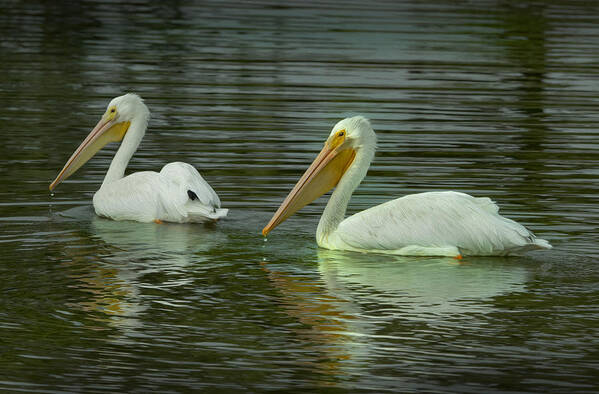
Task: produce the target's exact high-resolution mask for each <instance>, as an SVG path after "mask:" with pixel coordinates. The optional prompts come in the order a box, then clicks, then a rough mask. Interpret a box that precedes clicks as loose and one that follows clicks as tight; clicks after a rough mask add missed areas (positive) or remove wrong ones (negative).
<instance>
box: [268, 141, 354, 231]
mask: <svg viewBox="0 0 599 394" xmlns="http://www.w3.org/2000/svg"><path fill="white" fill-rule="evenodd" d="M355 156H356V151H355V150H354V149H352V148H344V147H343V145H340V144H339V145H338V144H335V143H334V141H333V143H331V141H327V142H326V143H325V145H324V148H322V150H321V151H320V153H319V154H318V156H317V157H316V159H314V161H313V162H312V164H311V165H310V167H308V169H307V170H306V172H305V173H304V175H302V177H301V178H300V180H299V181H298V182H297V183H296V185H295V186H294V187H293V189H292V190H291V192H289V195H288V196H287V198H285V200H284V201H283V203H282V204H281V206H280V207H279V209H278V210H277V212H275V214H274V215H273V217H272V219H270V222H268V224H267V225H266V227H264V229H262V235H264V236H266V235H267V234H268V233H269V232H270V231H272V230H273V229H274V228H275V227H277V226H278V225H279V224H281V223H282V222H284V221H285V220H286V219H287V218H288V217H289V216H291V215H293V214H294V213H295V212H297V211H299V210H300V209H301V208H303V207H304V206H305V205H307V204H309V203H311V202H312V201H314V200H316V199H317V198H318V197H320V196H322V195H323V194H325V193H326V192H328V191H329V190H331V189H332V188H334V187H335V186H337V183H339V180H340V179H341V177H342V176H343V174H344V173H345V171H347V169H348V168H349V166H350V165H351V163H352V162H353V161H354V158H355Z"/></svg>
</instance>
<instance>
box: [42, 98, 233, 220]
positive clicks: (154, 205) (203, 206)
mask: <svg viewBox="0 0 599 394" xmlns="http://www.w3.org/2000/svg"><path fill="white" fill-rule="evenodd" d="M149 118H150V111H149V110H148V107H147V106H146V105H145V104H144V102H143V100H142V99H141V98H140V97H139V96H138V95H136V94H132V93H128V94H125V95H123V96H119V97H116V98H114V99H112V101H110V103H109V104H108V108H107V109H106V112H105V113H104V115H102V118H101V119H100V121H99V122H98V124H97V125H96V127H94V129H93V130H92V131H91V133H89V135H88V136H87V137H86V138H85V140H84V141H83V142H82V143H81V145H79V147H78V148H77V149H76V150H75V152H74V153H73V155H72V156H71V157H70V158H69V160H68V161H67V163H66V164H65V166H64V168H63V169H62V170H61V171H60V173H59V174H58V176H57V177H56V179H55V180H54V181H53V182H52V183H51V184H50V191H52V190H54V188H55V187H56V186H57V185H58V184H59V183H61V182H62V181H64V180H65V179H67V178H68V177H69V176H71V175H72V174H73V173H74V172H75V171H77V170H78V169H79V168H80V167H81V166H82V165H83V164H85V163H86V162H87V161H88V160H89V159H90V158H91V157H92V156H93V155H94V154H96V152H98V151H99V150H100V149H102V147H104V145H106V144H108V143H109V142H119V141H122V142H121V146H120V147H119V149H118V150H117V152H116V154H115V155H114V158H113V159H112V162H111V163H110V167H109V168H108V172H107V173H106V176H105V177H104V182H102V186H100V189H99V190H98V191H97V192H96V193H95V194H94V209H95V211H96V214H98V215H99V216H104V217H107V218H110V219H114V220H135V221H138V222H152V221H154V222H157V223H160V222H162V221H167V222H178V223H190V222H206V221H215V220H218V219H220V218H222V217H224V216H226V215H227V211H228V210H227V209H221V207H220V200H219V198H218V196H217V195H216V193H215V192H214V190H213V189H212V188H211V187H210V185H209V184H208V183H207V182H206V181H205V180H204V178H202V176H201V175H200V174H199V172H198V171H197V170H196V169H195V168H194V167H193V166H191V165H190V164H187V163H181V162H174V163H169V164H167V165H165V166H164V167H162V170H161V171H160V172H159V173H158V172H154V171H143V172H136V173H133V174H130V175H128V176H124V175H125V168H127V164H128V163H129V160H130V159H131V156H133V153H135V151H136V150H137V147H138V146H139V143H140V142H141V139H142V138H143V136H144V134H145V132H146V128H147V126H148V120H149Z"/></svg>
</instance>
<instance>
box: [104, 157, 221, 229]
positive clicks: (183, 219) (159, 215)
mask: <svg viewBox="0 0 599 394" xmlns="http://www.w3.org/2000/svg"><path fill="white" fill-rule="evenodd" d="M94 208H95V210H96V213H97V214H98V215H100V216H105V217H109V218H111V219H114V220H136V221H140V222H151V221H153V220H156V219H160V220H164V221H169V222H180V223H187V222H203V221H206V220H216V219H219V218H222V217H224V216H226V214H227V211H228V210H227V209H221V208H220V200H219V198H218V196H217V194H216V193H215V192H214V190H213V189H212V187H210V185H208V183H207V182H206V181H205V180H204V178H202V176H201V175H200V174H199V173H198V171H197V170H196V169H195V168H194V167H193V166H191V165H189V164H186V163H180V162H175V163H169V164H167V165H165V166H164V167H163V168H162V170H161V171H160V173H157V172H153V171H143V172H136V173H133V174H131V175H128V176H126V177H124V178H121V179H119V180H117V181H114V182H111V183H109V184H107V185H102V187H101V188H100V190H98V191H97V192H96V194H95V195H94Z"/></svg>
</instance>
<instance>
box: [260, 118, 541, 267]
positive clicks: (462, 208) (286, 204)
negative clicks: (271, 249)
mask: <svg viewBox="0 0 599 394" xmlns="http://www.w3.org/2000/svg"><path fill="white" fill-rule="evenodd" d="M375 145H376V135H375V134H374V130H373V129H372V127H371V126H370V122H369V121H368V120H367V119H366V118H364V117H362V116H355V117H353V118H347V119H343V120H342V121H340V122H338V123H337V124H336V125H335V127H333V130H332V131H331V134H330V135H329V138H328V139H327V140H326V142H325V144H324V148H323V149H322V150H321V151H320V153H319V154H318V156H317V157H316V159H315V160H314V162H313V163H312V165H310V167H309V168H308V169H307V170H306V172H305V173H304V175H303V176H302V177H301V178H300V180H299V181H298V182H297V184H296V185H295V186H294V188H293V189H292V190H291V192H290V193H289V195H288V196H287V198H286V199H285V200H284V201H283V203H282V204H281V206H280V207H279V209H278V210H277V212H276V213H275V214H274V216H273V217H272V219H271V220H270V222H269V223H268V225H267V226H266V227H264V229H263V230H262V234H263V235H264V236H266V235H267V234H268V233H269V232H270V231H271V230H272V229H274V228H275V227H276V226H278V225H279V224H280V223H281V222H283V221H284V220H285V219H287V218H288V217H289V216H291V215H292V214H293V213H295V212H296V211H298V210H299V209H301V208H302V207H303V206H305V205H306V204H308V203H310V202H312V201H314V200H315V199H316V198H318V197H319V196H321V195H322V194H324V193H326V192H327V191H329V190H330V189H332V188H333V187H335V186H336V189H335V191H334V192H333V194H332V195H331V197H330V199H329V202H328V203H327V205H326V208H325V210H324V212H323V214H322V217H321V218H320V222H319V223H318V228H317V230H316V241H317V243H318V245H319V246H320V247H323V248H326V249H332V250H351V251H359V252H374V253H388V254H397V255H405V256H454V257H457V258H461V256H462V255H470V256H473V255H474V256H492V255H508V254H513V253H519V252H524V251H527V250H531V249H550V248H551V245H550V244H549V242H547V241H545V240H544V239H540V238H536V237H535V236H534V235H533V234H532V233H531V232H530V231H528V230H527V229H526V228H524V227H523V226H522V225H520V224H518V223H516V222H514V221H513V220H510V219H507V218H504V217H503V216H500V215H499V214H498V210H499V208H498V207H497V205H495V203H494V202H493V201H491V199H489V198H486V197H483V198H476V197H472V196H470V195H468V194H464V193H459V192H453V191H445V192H428V193H419V194H411V195H407V196H404V197H401V198H398V199H395V200H391V201H388V202H386V203H383V204H381V205H377V206H375V207H372V208H369V209H367V210H365V211H362V212H359V213H357V214H355V215H353V216H350V217H348V218H347V219H344V217H345V210H346V208H347V204H348V203H349V199H350V197H351V194H352V193H353V191H354V190H355V189H356V187H358V185H359V184H360V182H361V181H362V179H363V178H364V176H365V175H366V171H368V167H369V166H370V162H371V161H372V159H373V157H374V151H375Z"/></svg>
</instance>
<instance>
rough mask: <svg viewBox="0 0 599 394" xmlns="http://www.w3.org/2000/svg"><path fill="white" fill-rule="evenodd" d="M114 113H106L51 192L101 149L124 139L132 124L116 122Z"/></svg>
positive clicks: (55, 181)
mask: <svg viewBox="0 0 599 394" xmlns="http://www.w3.org/2000/svg"><path fill="white" fill-rule="evenodd" d="M114 115H115V113H114V112H108V111H107V112H106V114H104V116H102V119H100V121H99V122H98V124H97V125H96V127H94V129H93V130H92V131H91V133H89V135H88V136H87V137H86V138H85V140H83V142H82V143H81V145H79V147H78V148H77V149H76V150H75V152H74V153H73V154H72V155H71V157H70V158H69V160H68V161H67V164H65V165H64V167H63V168H62V170H61V171H60V173H59V174H58V176H57V177H56V179H54V181H53V182H52V183H51V184H50V191H52V190H54V188H55V187H56V186H57V185H58V184H59V183H60V182H62V181H64V180H65V179H67V178H68V177H70V176H71V175H72V174H73V173H74V172H75V171H77V170H78V169H79V168H80V167H81V166H82V165H84V164H85V163H86V162H87V161H88V160H89V159H91V158H92V157H93V156H94V155H95V154H96V153H97V152H98V151H99V150H100V149H102V148H103V147H104V146H105V145H106V144H108V143H109V142H118V141H121V140H122V139H123V137H124V136H125V133H126V132H127V130H128V129H129V126H130V125H131V122H116V121H115V119H114Z"/></svg>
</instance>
